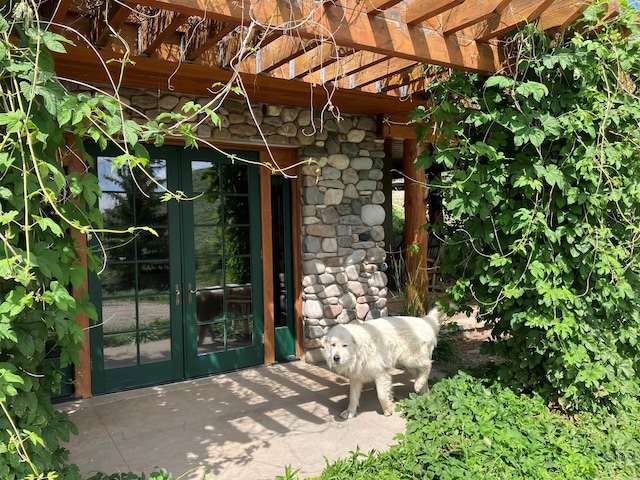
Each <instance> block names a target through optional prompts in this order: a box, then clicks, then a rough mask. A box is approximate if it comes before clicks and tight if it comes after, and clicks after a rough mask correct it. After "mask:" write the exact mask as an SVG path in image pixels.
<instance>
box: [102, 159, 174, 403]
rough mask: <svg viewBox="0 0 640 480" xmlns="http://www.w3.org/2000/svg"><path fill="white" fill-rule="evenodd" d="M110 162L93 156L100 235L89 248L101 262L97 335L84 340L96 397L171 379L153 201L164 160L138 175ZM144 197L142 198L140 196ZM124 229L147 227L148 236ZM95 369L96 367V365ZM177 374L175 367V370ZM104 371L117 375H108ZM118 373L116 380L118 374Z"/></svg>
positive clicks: (166, 294)
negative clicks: (98, 193)
mask: <svg viewBox="0 0 640 480" xmlns="http://www.w3.org/2000/svg"><path fill="white" fill-rule="evenodd" d="M113 156H115V155H101V156H98V157H97V161H96V170H97V175H98V178H99V181H100V186H101V188H102V191H103V194H102V198H101V199H100V211H101V212H102V216H103V221H104V228H105V230H107V232H106V233H103V234H101V235H100V236H99V239H98V241H95V242H94V248H95V250H96V253H97V254H98V256H99V258H100V259H101V260H102V261H103V270H102V272H101V274H100V282H99V283H98V284H97V285H96V286H97V287H98V288H97V289H96V288H95V287H94V288H93V289H92V292H91V294H92V295H91V296H92V300H94V302H96V300H98V302H99V303H100V305H101V308H98V314H99V323H98V326H99V327H100V328H99V329H98V330H97V331H99V332H101V335H92V349H93V350H94V353H96V355H97V357H98V362H96V361H95V359H94V362H93V363H94V365H95V366H96V367H97V368H94V375H93V383H94V386H95V387H96V388H94V390H96V391H103V390H107V391H108V390H113V389H117V388H126V387H129V386H134V385H137V384H139V383H141V382H145V381H147V382H150V383H152V382H160V381H166V380H170V379H171V378H173V376H174V375H175V374H176V373H177V372H176V370H175V368H174V352H173V349H172V333H174V332H172V330H175V328H174V329H172V322H171V284H172V280H171V276H170V253H169V208H168V204H167V203H166V202H162V201H161V200H160V195H161V194H162V187H166V186H167V183H166V181H167V161H166V160H165V159H154V160H152V161H151V162H150V163H149V165H148V166H147V168H146V169H145V171H144V172H141V171H139V170H133V171H132V170H130V169H128V168H122V169H115V170H112V168H111V165H112V164H111V160H112V158H113ZM142 192H145V193H142ZM131 226H145V227H151V228H152V229H153V230H154V231H155V234H153V233H151V232H149V231H145V230H136V231H134V232H131V233H126V234H122V233H115V232H116V231H122V230H127V229H128V228H129V227H131ZM96 363H97V364H96ZM178 367H179V365H178ZM112 372H118V373H117V374H115V375H114V374H112ZM124 372H128V373H125V374H124V375H123V374H122V373H124Z"/></svg>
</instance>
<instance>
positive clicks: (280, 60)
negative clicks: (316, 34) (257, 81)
mask: <svg viewBox="0 0 640 480" xmlns="http://www.w3.org/2000/svg"><path fill="white" fill-rule="evenodd" d="M317 45H318V42H316V41H315V40H311V41H309V40H304V39H301V38H297V37H292V36H290V35H281V36H280V37H279V38H277V39H275V40H274V41H272V42H271V43H269V44H268V45H265V46H261V47H260V48H259V49H258V51H257V53H256V63H257V65H258V67H257V68H256V71H257V72H262V73H268V72H272V71H274V70H276V69H277V68H279V67H281V66H283V65H286V64H288V63H289V62H290V61H291V60H293V59H294V58H296V57H299V56H300V55H303V54H304V53H305V52H306V51H307V50H310V49H313V48H315V47H316V46H317Z"/></svg>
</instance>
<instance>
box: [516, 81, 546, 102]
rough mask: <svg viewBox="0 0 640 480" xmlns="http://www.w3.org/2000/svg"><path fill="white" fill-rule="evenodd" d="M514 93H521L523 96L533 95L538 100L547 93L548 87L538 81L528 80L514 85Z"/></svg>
mask: <svg viewBox="0 0 640 480" xmlns="http://www.w3.org/2000/svg"><path fill="white" fill-rule="evenodd" d="M516 93H518V94H519V95H522V96H523V97H530V96H531V97H533V98H534V99H535V100H537V101H538V102H539V101H540V100H542V99H543V98H544V97H546V96H547V95H549V89H548V88H547V86H546V85H544V84H542V83H539V82H533V81H528V82H525V83H521V84H520V85H518V86H517V87H516Z"/></svg>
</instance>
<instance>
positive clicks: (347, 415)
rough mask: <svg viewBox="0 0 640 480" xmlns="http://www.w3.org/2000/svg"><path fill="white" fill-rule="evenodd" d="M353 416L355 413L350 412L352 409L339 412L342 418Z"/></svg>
mask: <svg viewBox="0 0 640 480" xmlns="http://www.w3.org/2000/svg"><path fill="white" fill-rule="evenodd" d="M355 416H356V413H355V412H352V411H350V410H348V409H347V410H345V411H344V412H342V413H341V414H340V418H344V419H345V420H346V419H348V418H353V417H355Z"/></svg>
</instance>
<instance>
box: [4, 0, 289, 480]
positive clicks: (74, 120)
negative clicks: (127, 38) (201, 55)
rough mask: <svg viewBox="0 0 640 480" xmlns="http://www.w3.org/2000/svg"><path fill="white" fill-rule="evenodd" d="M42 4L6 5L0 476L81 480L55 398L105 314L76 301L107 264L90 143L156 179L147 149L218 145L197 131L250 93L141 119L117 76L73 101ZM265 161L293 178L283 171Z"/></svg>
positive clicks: (225, 89)
mask: <svg viewBox="0 0 640 480" xmlns="http://www.w3.org/2000/svg"><path fill="white" fill-rule="evenodd" d="M37 8H38V5H37V4H36V3H35V2H29V1H17V2H6V3H5V4H4V5H3V6H2V7H1V8H0V240H2V247H1V249H2V255H0V478H2V479H7V480H12V479H23V478H64V479H65V480H66V479H74V478H79V473H78V469H77V467H76V466H75V465H68V464H67V457H68V452H67V451H66V449H64V448H63V446H62V445H61V441H66V440H68V439H69V435H70V433H72V432H75V430H76V429H75V427H74V426H73V424H72V423H71V422H70V421H69V419H68V417H67V416H66V415H65V414H63V413H61V412H59V411H56V410H55V408H54V407H53V404H52V401H51V396H52V395H55V394H57V393H60V389H61V385H62V383H61V382H62V373H61V371H60V367H66V366H68V365H71V364H76V363H77V362H78V356H79V350H80V348H81V343H80V342H81V340H82V338H83V337H84V336H85V335H86V334H87V332H83V331H82V329H81V327H80V326H79V324H78V323H77V320H76V318H77V317H78V316H79V315H80V314H85V315H87V316H88V317H89V318H91V319H96V318H97V315H96V311H95V308H94V306H93V305H92V304H91V303H90V302H89V299H88V298H87V297H86V295H85V296H83V297H79V296H78V298H74V296H72V295H71V293H70V291H71V289H72V287H80V286H81V284H82V283H83V281H84V280H85V278H86V275H87V271H86V269H85V267H84V266H83V265H82V264H81V256H82V255H83V254H84V255H86V256H87V258H88V264H89V269H90V270H94V271H99V270H100V269H101V267H102V265H101V263H100V261H99V260H98V256H96V255H93V254H92V252H91V251H89V250H86V249H83V247H82V246H81V245H80V244H79V242H78V234H84V235H88V236H89V237H93V238H96V237H98V236H99V235H100V234H101V233H104V232H105V230H104V229H103V225H102V217H101V214H100V211H99V209H98V205H97V202H98V198H99V196H100V195H101V192H100V188H99V185H98V180H97V178H96V177H95V175H93V174H92V167H93V166H94V164H93V159H92V158H91V157H90V156H89V155H88V154H87V153H86V152H84V150H83V146H82V141H83V140H84V139H87V138H89V139H92V140H93V141H95V142H96V143H97V144H98V145H99V146H100V147H101V148H105V147H106V145H107V144H111V145H117V146H118V147H119V148H120V155H118V156H117V157H116V158H115V159H114V160H113V168H114V169H119V168H127V169H131V170H136V171H137V172H136V173H138V172H139V173H140V174H141V175H145V174H146V175H147V177H148V180H149V182H153V181H155V180H154V179H153V177H152V176H151V175H150V174H149V173H148V172H147V170H148V169H147V167H148V162H149V155H148V152H147V149H146V148H145V146H144V145H145V144H151V145H156V146H160V145H162V144H163V143H164V141H165V139H166V138H168V137H176V138H180V139H181V140H182V141H183V142H184V143H185V145H186V146H187V147H193V148H197V147H198V146H199V145H207V146H209V147H211V148H216V146H214V145H211V144H210V143H209V142H207V141H206V140H203V139H201V138H198V137H197V136H196V135H195V133H194V130H195V129H196V128H197V126H198V125H199V123H200V122H202V121H203V118H204V119H206V121H209V122H211V123H212V124H213V125H218V126H219V125H220V118H219V117H218V115H217V114H216V111H215V108H217V107H215V106H218V105H220V104H221V103H222V101H223V100H224V98H225V97H226V96H227V95H228V94H229V93H230V92H234V93H236V94H240V95H242V94H243V90H242V88H241V86H239V85H234V84H232V83H230V84H227V85H216V86H212V92H214V91H215V93H212V98H211V101H210V102H209V103H207V104H206V105H199V104H195V103H193V102H189V103H187V104H186V105H184V107H183V108H182V111H181V112H171V113H161V114H160V115H158V116H157V117H156V118H150V119H145V121H133V120H130V119H129V117H130V116H131V115H129V112H127V109H129V108H131V107H129V106H127V105H126V103H125V102H122V101H120V98H119V94H118V91H119V86H120V85H119V79H118V78H112V79H111V85H110V88H109V92H110V93H107V91H101V90H98V89H96V88H93V87H91V86H89V85H82V87H83V88H82V89H83V90H87V89H92V90H91V91H90V92H84V93H73V92H72V91H70V90H69V89H68V88H67V86H68V85H69V79H67V81H63V80H62V79H60V78H59V77H58V76H57V73H56V71H55V68H54V62H53V57H52V55H51V52H58V53H64V52H65V46H66V45H67V44H69V43H70V42H69V40H67V39H65V38H64V37H63V36H61V35H59V34H57V33H54V32H53V31H52V30H51V29H50V27H51V25H49V24H48V23H46V22H43V21H41V19H40V18H39V17H38V10H37ZM113 34H114V36H116V37H117V32H113ZM79 41H85V42H88V40H86V39H82V38H80V39H79ZM124 52H125V53H124V54H123V57H122V58H121V59H120V64H121V65H122V68H123V69H124V68H126V66H127V65H128V64H129V58H128V55H129V49H128V46H126V44H125V48H124ZM105 70H106V65H105ZM121 77H122V75H121ZM223 153H224V152H223ZM228 156H230V157H231V158H232V160H234V161H247V160H246V159H242V158H238V157H236V156H233V155H228ZM70 165H74V167H73V168H69V167H70ZM261 165H262V166H263V167H265V168H268V169H270V170H271V171H273V172H278V173H283V171H282V169H280V168H279V167H278V165H277V164H275V163H264V164H261ZM78 166H79V167H80V168H78ZM149 182H148V183H149ZM153 188H154V190H156V191H157V190H158V189H162V188H164V187H163V186H162V185H160V184H156V185H155V186H153ZM171 199H177V200H185V197H184V194H182V193H181V192H170V191H166V190H165V191H164V194H163V196H162V200H163V201H169V200H171ZM137 229H144V230H146V231H148V232H151V233H155V232H153V230H152V229H150V228H148V227H144V226H143V227H131V228H128V229H126V230H125V232H132V231H134V230H137ZM109 233H117V232H113V231H109ZM123 233H124V232H123ZM54 359H56V361H54ZM56 362H59V365H57V364H56Z"/></svg>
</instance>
